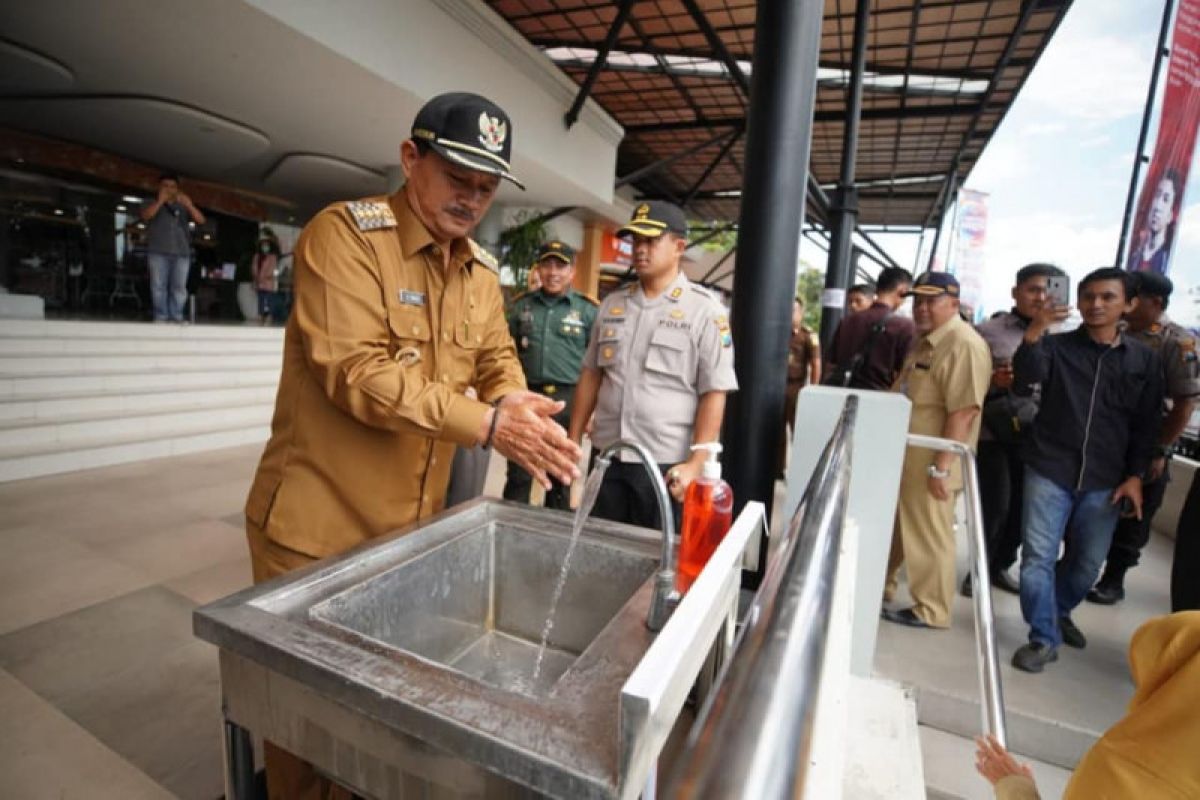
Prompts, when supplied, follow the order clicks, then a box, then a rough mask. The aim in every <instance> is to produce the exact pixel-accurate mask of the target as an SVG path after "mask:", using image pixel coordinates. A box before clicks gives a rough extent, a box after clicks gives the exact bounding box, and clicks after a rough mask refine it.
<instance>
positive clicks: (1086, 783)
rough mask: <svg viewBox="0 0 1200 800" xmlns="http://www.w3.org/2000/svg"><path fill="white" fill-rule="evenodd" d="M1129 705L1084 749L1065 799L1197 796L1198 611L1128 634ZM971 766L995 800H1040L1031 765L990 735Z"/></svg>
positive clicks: (980, 744) (1199, 780)
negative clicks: (990, 788) (1131, 690)
mask: <svg viewBox="0 0 1200 800" xmlns="http://www.w3.org/2000/svg"><path fill="white" fill-rule="evenodd" d="M1129 670H1130V673H1131V676H1132V678H1133V683H1134V686H1135V687H1136V689H1135V690H1134V693H1133V699H1132V700H1130V701H1129V710H1128V711H1126V713H1125V716H1124V717H1122V718H1121V719H1120V720H1119V721H1118V722H1117V724H1116V725H1113V726H1112V727H1111V728H1109V729H1108V730H1107V731H1105V732H1104V735H1103V736H1101V737H1100V740H1099V741H1097V742H1096V744H1094V745H1092V748H1091V749H1090V750H1088V751H1087V752H1086V753H1084V755H1083V758H1082V759H1080V761H1079V764H1078V765H1077V766H1076V767H1075V772H1074V774H1073V775H1072V776H1071V780H1070V782H1069V783H1068V784H1067V788H1066V791H1065V792H1063V798H1064V800H1093V798H1106V799H1107V800H1125V799H1126V798H1128V800H1150V799H1151V798H1155V799H1157V798H1185V797H1200V714H1198V713H1196V708H1197V705H1200V611H1181V612H1178V613H1175V614H1169V615H1167V616H1162V617H1155V618H1154V619H1152V620H1150V621H1148V622H1146V623H1145V624H1143V625H1142V626H1141V627H1140V628H1138V629H1137V631H1136V632H1135V633H1134V634H1133V639H1132V640H1130V643H1129ZM975 743H976V745H977V748H978V749H977V751H976V753H975V769H977V770H978V771H979V774H980V775H982V776H983V777H984V778H986V779H987V780H988V781H989V782H990V783H991V784H992V785H993V786H994V787H995V790H996V797H997V798H999V800H1037V799H1038V798H1039V797H1040V795H1039V794H1038V791H1037V785H1036V784H1035V783H1034V780H1033V770H1031V769H1030V767H1029V765H1028V764H1021V763H1018V762H1017V760H1016V759H1014V758H1013V757H1012V756H1011V755H1010V754H1009V753H1008V751H1007V750H1005V749H1004V747H1002V746H1001V745H1000V743H999V742H997V741H996V740H995V739H994V738H990V737H989V738H987V739H984V738H979V739H976V740H975Z"/></svg>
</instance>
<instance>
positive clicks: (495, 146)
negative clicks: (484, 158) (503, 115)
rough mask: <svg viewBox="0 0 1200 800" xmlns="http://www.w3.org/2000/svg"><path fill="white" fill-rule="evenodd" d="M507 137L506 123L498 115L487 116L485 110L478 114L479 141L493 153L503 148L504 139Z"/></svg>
mask: <svg viewBox="0 0 1200 800" xmlns="http://www.w3.org/2000/svg"><path fill="white" fill-rule="evenodd" d="M507 138H508V123H506V122H504V121H503V120H501V119H500V118H499V117H489V116H488V114H487V112H486V111H483V112H480V114H479V141H480V143H481V144H483V146H484V147H486V148H487V149H488V150H490V151H491V152H493V153H499V152H500V151H501V150H503V149H504V140H505V139H507Z"/></svg>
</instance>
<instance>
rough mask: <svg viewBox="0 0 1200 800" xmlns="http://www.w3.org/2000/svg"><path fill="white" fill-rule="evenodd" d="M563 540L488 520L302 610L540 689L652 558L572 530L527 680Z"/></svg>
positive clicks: (488, 678) (529, 690) (512, 685)
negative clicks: (558, 591) (559, 586)
mask: <svg viewBox="0 0 1200 800" xmlns="http://www.w3.org/2000/svg"><path fill="white" fill-rule="evenodd" d="M556 521H559V520H556ZM592 535H594V532H593V533H592ZM567 547H568V540H567V539H566V538H564V537H563V536H561V535H558V534H549V533H546V532H545V531H544V530H534V529H531V528H527V527H521V526H519V525H516V524H513V523H511V522H504V521H499V520H496V521H492V522H490V523H488V524H484V525H481V526H479V527H477V528H475V529H473V530H468V531H466V532H464V533H463V534H461V535H459V536H457V537H455V538H453V539H451V540H450V541H448V542H445V543H444V544H441V545H439V546H437V547H435V548H433V549H431V550H428V551H425V552H424V553H422V554H421V555H420V556H419V557H417V558H413V559H411V560H408V561H406V562H404V563H402V564H399V565H398V566H395V567H392V568H391V569H388V570H386V571H384V572H381V573H380V574H378V575H376V576H374V577H372V578H368V579H367V580H365V581H363V582H362V583H361V584H358V585H356V586H354V587H352V588H350V589H347V590H345V591H343V592H339V593H338V594H335V595H333V596H332V597H330V598H329V599H328V600H324V601H322V602H320V603H317V604H316V605H314V606H313V607H312V610H311V612H310V613H311V616H312V618H313V619H314V620H315V621H317V622H318V623H325V624H328V625H330V626H332V627H333V628H335V629H338V631H340V632H347V633H349V634H350V635H351V636H361V637H363V638H365V639H368V640H371V641H373V642H375V643H378V644H381V645H384V646H390V647H394V648H397V649H398V650H401V651H404V652H407V653H412V654H414V655H418V656H423V657H425V658H427V659H429V660H431V661H436V662H437V663H439V664H445V665H446V666H449V667H453V668H454V669H456V670H458V671H459V672H462V673H465V674H467V675H470V676H473V677H475V678H478V679H479V680H481V681H483V682H484V683H487V684H489V685H490V686H493V687H495V688H498V689H508V690H513V691H518V692H523V693H526V694H530V695H535V696H536V695H544V694H545V693H547V692H548V691H549V690H550V689H551V688H552V687H553V686H554V683H555V682H556V681H557V680H558V678H559V677H560V676H561V675H562V674H563V673H564V672H566V671H567V669H568V668H569V667H570V666H571V665H572V664H573V663H574V662H575V660H576V659H578V658H579V656H580V654H581V653H583V652H584V650H586V649H587V647H588V645H589V644H591V642H592V640H593V639H595V638H596V635H597V634H599V633H600V631H601V630H603V628H604V626H605V625H607V624H608V623H609V622H610V621H611V620H612V619H613V617H615V616H616V614H617V612H618V611H620V609H621V607H622V606H623V605H625V603H626V602H627V601H628V600H629V598H630V597H631V596H633V593H634V592H635V591H636V590H637V588H638V587H639V586H641V584H642V583H643V582H644V581H645V580H646V579H647V578H648V577H649V576H650V574H651V573H652V572H653V571H654V568H655V566H656V565H657V560H656V559H655V558H654V557H653V556H648V555H647V554H646V553H645V552H642V551H641V550H640V549H637V548H632V549H631V548H628V547H621V546H615V545H614V543H613V542H603V543H602V542H597V541H595V540H593V539H592V538H591V537H589V538H586V539H581V540H580V541H579V543H578V544H577V546H576V548H575V552H574V554H573V557H572V561H571V568H570V572H569V573H568V576H567V582H566V584H565V585H564V589H563V596H562V598H561V600H560V601H559V604H558V611H557V613H556V615H555V624H554V628H553V630H552V632H551V635H550V639H549V645H548V646H547V648H546V653H545V656H544V657H543V662H542V665H541V670H540V672H539V674H538V680H537V682H536V683H535V682H534V677H533V676H534V665H535V661H536V657H537V651H538V648H539V645H540V642H541V636H542V628H543V625H544V624H545V621H546V616H547V612H548V611H549V608H550V602H551V597H552V595H553V592H554V586H555V583H556V582H557V580H558V577H559V572H560V570H561V567H562V564H563V559H564V558H565V557H566V553H567Z"/></svg>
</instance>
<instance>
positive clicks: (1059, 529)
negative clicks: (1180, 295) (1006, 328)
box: [1013, 268, 1163, 672]
mask: <svg viewBox="0 0 1200 800" xmlns="http://www.w3.org/2000/svg"><path fill="white" fill-rule="evenodd" d="M1126 278H1127V275H1126V273H1125V272H1123V271H1122V270H1120V269H1116V268H1105V269H1098V270H1096V271H1094V272H1092V273H1091V274H1089V275H1088V276H1087V277H1085V278H1084V279H1083V281H1082V282H1081V283H1080V284H1079V290H1078V300H1079V310H1080V313H1081V314H1082V316H1083V325H1082V326H1080V327H1079V328H1078V329H1077V330H1074V331H1071V332H1069V333H1060V334H1055V335H1052V336H1045V335H1044V334H1045V333H1046V330H1047V329H1048V328H1049V327H1050V326H1051V325H1053V324H1054V323H1056V322H1061V321H1063V320H1064V319H1066V316H1067V313H1068V312H1069V309H1068V308H1065V307H1062V306H1056V305H1054V304H1051V303H1046V304H1045V305H1044V306H1043V307H1042V309H1041V310H1040V311H1038V312H1037V313H1036V314H1035V315H1034V316H1033V319H1032V321H1031V322H1030V324H1029V327H1028V328H1026V330H1025V335H1024V337H1023V340H1022V343H1021V346H1020V347H1019V348H1018V349H1017V352H1016V354H1015V355H1014V356H1013V372H1014V387H1013V388H1014V391H1016V392H1017V393H1018V394H1028V393H1029V392H1031V391H1032V390H1033V387H1034V386H1035V385H1039V384H1040V386H1041V405H1040V408H1039V411H1038V415H1037V418H1036V419H1035V420H1034V424H1033V431H1032V435H1031V436H1030V437H1029V439H1028V441H1027V442H1026V444H1025V449H1024V459H1025V496H1024V510H1023V514H1022V529H1023V534H1024V535H1023V540H1022V546H1023V548H1024V549H1023V551H1022V556H1021V613H1022V615H1023V616H1024V617H1025V621H1026V622H1027V623H1029V626H1030V632H1029V644H1026V645H1024V646H1023V647H1021V648H1020V649H1019V650H1017V652H1016V653H1015V654H1014V655H1013V666H1014V667H1016V668H1017V669H1021V670H1025V671H1026V672H1041V671H1042V669H1043V668H1044V667H1045V665H1046V664H1048V663H1050V662H1051V661H1055V660H1057V658H1058V646H1059V644H1060V643H1066V644H1067V645H1070V646H1073V647H1083V646H1085V645H1086V644H1087V640H1086V639H1085V638H1084V637H1083V634H1082V633H1081V632H1080V631H1079V629H1078V628H1076V627H1075V625H1074V623H1073V622H1071V617H1070V614H1071V611H1072V610H1073V609H1074V608H1075V606H1077V605H1079V603H1080V602H1082V601H1083V598H1084V596H1085V595H1086V594H1087V592H1088V589H1090V588H1091V586H1092V583H1093V582H1094V581H1095V580H1096V576H1097V575H1098V574H1099V572H1100V566H1101V564H1103V563H1104V557H1105V554H1106V553H1107V552H1108V546H1109V543H1110V542H1111V541H1112V534H1113V529H1114V528H1115V527H1116V524H1117V519H1118V517H1119V515H1120V514H1121V513H1128V514H1131V515H1133V516H1137V517H1140V516H1141V514H1142V477H1141V476H1142V475H1143V474H1145V472H1146V468H1147V467H1148V466H1149V465H1150V459H1151V456H1152V455H1153V452H1152V451H1153V443H1154V440H1155V435H1156V432H1157V428H1158V424H1159V419H1160V415H1159V408H1160V406H1161V404H1162V393H1163V386H1162V367H1161V366H1160V364H1159V362H1158V356H1157V355H1155V353H1154V352H1153V351H1152V350H1150V348H1148V347H1146V346H1145V345H1143V344H1141V343H1140V342H1137V341H1134V340H1133V339H1132V338H1130V337H1128V336H1122V335H1120V333H1119V332H1118V329H1117V324H1118V323H1119V322H1120V321H1121V315H1122V314H1124V313H1125V312H1127V311H1128V310H1129V308H1130V305H1131V300H1132V298H1131V297H1130V296H1129V289H1128V287H1127V281H1126ZM1068 523H1069V525H1068ZM1064 535H1065V536H1066V538H1067V544H1068V547H1067V554H1066V555H1065V556H1064V557H1063V560H1062V562H1061V563H1058V566H1057V569H1056V566H1055V565H1056V562H1057V561H1058V554H1059V547H1060V545H1061V544H1062V541H1063V537H1064Z"/></svg>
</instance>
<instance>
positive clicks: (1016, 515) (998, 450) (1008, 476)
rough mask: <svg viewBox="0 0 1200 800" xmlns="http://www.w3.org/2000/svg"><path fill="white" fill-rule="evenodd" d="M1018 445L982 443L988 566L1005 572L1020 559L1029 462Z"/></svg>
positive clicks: (981, 492)
mask: <svg viewBox="0 0 1200 800" xmlns="http://www.w3.org/2000/svg"><path fill="white" fill-rule="evenodd" d="M1020 451H1021V447H1020V445H1018V444H1003V443H1001V442H995V441H983V442H980V443H979V455H978V458H977V460H976V463H977V464H978V466H979V504H980V506H982V507H983V531H984V534H985V535H986V537H987V548H988V569H990V570H991V571H992V572H1002V571H1004V570H1006V569H1008V568H1009V567H1011V566H1012V565H1013V563H1014V562H1015V561H1016V560H1017V550H1018V549H1019V548H1020V547H1021V505H1022V502H1023V498H1024V494H1025V491H1024V486H1025V465H1024V464H1023V463H1022V461H1021V455H1020Z"/></svg>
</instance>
